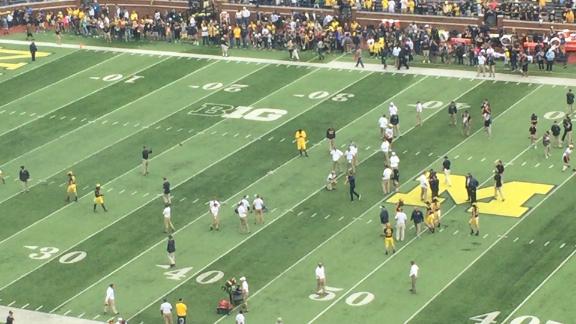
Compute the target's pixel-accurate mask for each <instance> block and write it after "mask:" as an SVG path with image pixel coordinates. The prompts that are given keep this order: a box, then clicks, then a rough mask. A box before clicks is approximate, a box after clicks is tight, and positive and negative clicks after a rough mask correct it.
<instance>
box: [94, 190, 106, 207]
mask: <svg viewBox="0 0 576 324" xmlns="http://www.w3.org/2000/svg"><path fill="white" fill-rule="evenodd" d="M98 205H100V206H102V209H103V210H104V212H107V211H108V209H106V205H104V194H103V193H102V186H100V184H96V188H95V189H94V212H96V206H98Z"/></svg>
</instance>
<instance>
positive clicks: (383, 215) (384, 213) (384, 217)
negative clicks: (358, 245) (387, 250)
mask: <svg viewBox="0 0 576 324" xmlns="http://www.w3.org/2000/svg"><path fill="white" fill-rule="evenodd" d="M380 208H381V209H380V224H382V235H384V230H385V229H386V224H388V223H389V222H390V216H389V214H388V210H386V206H384V205H382V206H380Z"/></svg>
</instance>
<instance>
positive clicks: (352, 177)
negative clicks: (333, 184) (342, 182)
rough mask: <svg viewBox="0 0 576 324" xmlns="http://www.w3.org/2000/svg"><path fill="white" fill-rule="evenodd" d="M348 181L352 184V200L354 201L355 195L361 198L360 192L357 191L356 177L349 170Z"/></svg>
mask: <svg viewBox="0 0 576 324" xmlns="http://www.w3.org/2000/svg"><path fill="white" fill-rule="evenodd" d="M346 183H347V184H348V185H349V186H350V201H354V196H356V197H357V198H358V200H360V194H359V193H357V192H356V177H355V176H354V173H352V171H349V172H348V176H347V177H346Z"/></svg>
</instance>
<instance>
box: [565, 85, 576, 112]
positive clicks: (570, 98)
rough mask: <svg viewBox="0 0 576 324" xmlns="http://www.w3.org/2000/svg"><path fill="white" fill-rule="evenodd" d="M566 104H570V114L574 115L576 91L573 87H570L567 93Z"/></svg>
mask: <svg viewBox="0 0 576 324" xmlns="http://www.w3.org/2000/svg"><path fill="white" fill-rule="evenodd" d="M566 104H567V105H568V114H570V115H572V114H573V113H574V93H573V92H572V89H568V92H567V93H566Z"/></svg>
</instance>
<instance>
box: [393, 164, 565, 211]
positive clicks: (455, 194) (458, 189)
mask: <svg viewBox="0 0 576 324" xmlns="http://www.w3.org/2000/svg"><path fill="white" fill-rule="evenodd" d="M438 179H439V180H440V191H439V194H440V195H442V194H444V193H445V192H447V193H448V196H450V198H452V200H453V201H454V203H455V204H457V205H460V204H466V203H467V201H466V199H467V198H468V194H467V193H466V186H465V183H466V177H465V176H462V175H451V176H450V182H451V183H452V186H450V187H447V186H446V185H445V184H444V180H445V179H444V174H440V173H438ZM552 188H554V186H553V185H549V184H541V183H533V182H523V181H510V182H506V183H504V184H503V187H502V191H503V192H504V195H505V197H506V200H505V201H500V200H496V199H494V186H487V187H483V188H480V189H478V190H477V191H476V198H477V200H478V202H477V205H478V210H479V211H480V213H481V214H489V215H497V216H507V217H521V216H522V215H524V213H526V212H527V211H528V209H529V208H528V207H524V204H525V203H526V202H527V201H528V200H530V198H532V196H534V195H545V194H547V193H549V192H550V191H551V190H552ZM430 195H431V193H430V190H428V198H427V199H428V200H430V199H431V197H430ZM400 199H402V200H403V201H404V204H406V205H410V206H421V207H424V206H426V205H425V204H424V202H422V201H421V200H420V187H419V186H418V184H415V186H414V188H413V189H412V190H410V191H409V192H407V193H396V194H394V195H393V196H392V197H390V198H389V199H388V200H387V201H386V202H388V203H393V204H395V203H397V202H398V201H399V200H400ZM444 200H446V199H445V198H439V201H440V202H442V201H444Z"/></svg>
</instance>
